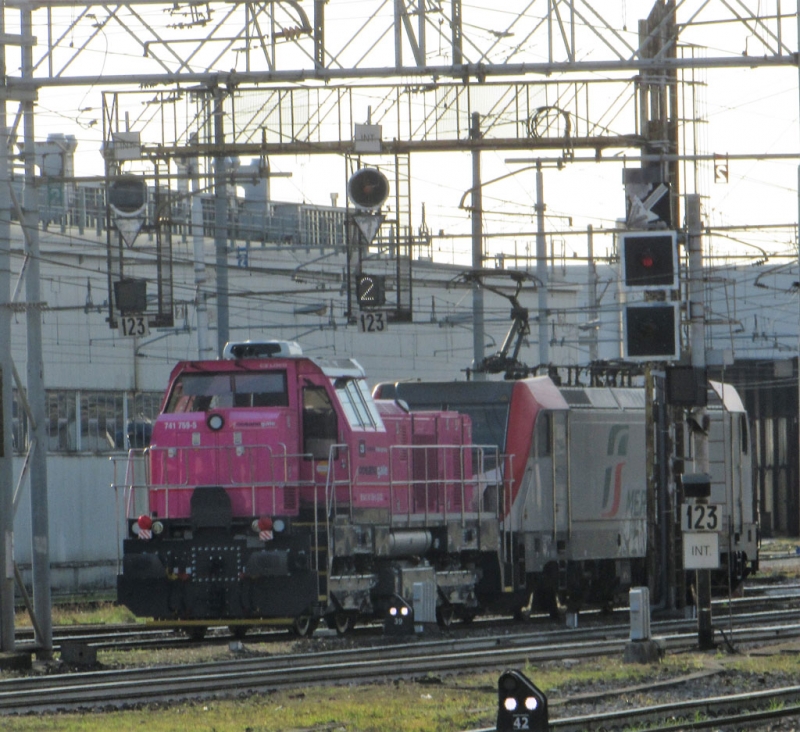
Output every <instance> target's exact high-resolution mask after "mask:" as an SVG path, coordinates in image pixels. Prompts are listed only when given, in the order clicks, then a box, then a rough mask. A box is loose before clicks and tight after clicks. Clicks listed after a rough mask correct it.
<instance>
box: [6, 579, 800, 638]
mask: <svg viewBox="0 0 800 732" xmlns="http://www.w3.org/2000/svg"><path fill="white" fill-rule="evenodd" d="M753 592H754V593H757V594H753V595H752V596H751V597H745V598H734V599H732V600H727V599H725V600H716V601H714V603H713V614H714V619H715V623H716V625H717V626H718V627H720V628H721V629H723V630H727V626H728V621H729V620H730V621H731V622H733V621H735V622H736V623H738V624H742V623H747V624H752V623H758V622H767V621H773V622H781V621H783V620H791V619H792V618H793V617H795V616H796V610H795V607H796V605H797V596H798V594H800V585H797V586H793V585H789V586H782V585H781V586H765V587H759V588H757V589H754V590H753ZM766 592H769V593H770V594H769V595H767V594H765V593H766ZM628 618H629V610H628V608H618V609H616V610H615V611H614V612H613V613H611V614H601V613H599V612H597V611H588V612H585V613H582V614H581V616H580V622H581V625H582V626H586V627H585V628H584V627H582V628H581V629H580V632H582V631H584V630H587V629H595V630H597V631H598V632H601V633H602V632H604V631H606V632H619V633H623V634H624V633H626V632H627V630H628ZM694 622H695V621H694V620H661V621H654V622H653V624H652V627H653V630H654V632H656V633H662V632H677V631H679V630H686V631H687V632H691V628H692V627H693V624H694ZM488 625H491V626H493V627H494V626H496V627H497V628H502V629H503V630H504V631H507V632H511V633H530V632H531V631H532V630H533V632H540V631H541V632H544V633H547V634H552V633H553V632H558V631H554V630H553V629H552V628H553V621H552V620H551V619H549V618H547V617H545V616H535V617H532V618H531V619H529V621H528V622H525V623H520V622H518V621H512V620H510V619H508V618H503V619H498V618H477V619H476V620H475V621H474V622H473V623H472V624H470V625H469V626H467V625H460V624H455V625H453V626H452V628H451V629H450V630H451V632H452V633H455V634H461V633H462V632H463V633H473V631H474V630H478V632H480V629H482V628H485V626H488ZM543 629H544V630H543ZM569 632H570V633H572V634H573V637H574V634H575V632H576V629H572V630H570V631H569ZM381 633H382V627H381V626H380V625H375V624H373V625H367V626H360V627H358V628H356V629H355V630H354V631H352V632H351V636H352V637H353V638H354V639H361V638H364V637H367V638H369V637H375V636H379V635H380V634H381ZM321 636H324V631H317V637H321ZM287 637H289V636H287V631H286V630H285V629H282V628H275V626H264V627H255V628H252V629H251V630H250V632H249V633H248V635H247V636H246V640H247V641H248V642H251V643H255V642H259V643H271V642H275V643H277V642H285V641H286V640H287ZM231 638H232V633H231V632H230V631H229V629H228V628H227V627H226V626H218V627H212V628H211V629H210V632H209V634H208V635H207V636H206V637H205V638H204V640H203V643H206V644H217V645H221V644H227V643H229V642H230V641H231ZM240 639H241V638H240ZM64 642H74V643H82V644H85V645H88V646H92V647H94V648H95V649H97V650H101V649H137V648H141V649H147V648H150V649H157V648H181V647H189V646H192V645H197V641H194V640H192V639H191V638H190V637H188V636H186V635H181V634H180V633H178V632H176V631H175V630H174V629H170V628H164V627H153V626H146V625H142V624H139V623H130V624H120V625H70V626H61V627H58V626H57V627H56V628H55V629H54V631H53V645H54V650H56V651H58V650H59V649H60V647H61V644H62V643H64ZM16 644H17V649H18V650H20V651H33V650H35V641H34V634H33V630H32V629H30V628H18V629H17V631H16Z"/></svg>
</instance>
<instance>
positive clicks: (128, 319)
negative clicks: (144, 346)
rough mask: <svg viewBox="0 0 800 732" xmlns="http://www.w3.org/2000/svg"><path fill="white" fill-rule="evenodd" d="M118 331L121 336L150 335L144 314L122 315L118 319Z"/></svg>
mask: <svg viewBox="0 0 800 732" xmlns="http://www.w3.org/2000/svg"><path fill="white" fill-rule="evenodd" d="M119 333H120V335H123V336H133V337H140V336H146V335H150V326H149V324H148V322H147V316H146V315H123V316H121V317H120V319H119Z"/></svg>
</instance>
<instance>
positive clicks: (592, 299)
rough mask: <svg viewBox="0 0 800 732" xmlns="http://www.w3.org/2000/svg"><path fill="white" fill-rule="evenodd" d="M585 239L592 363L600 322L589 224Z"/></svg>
mask: <svg viewBox="0 0 800 732" xmlns="http://www.w3.org/2000/svg"><path fill="white" fill-rule="evenodd" d="M586 239H587V244H588V248H589V268H588V277H589V282H588V285H589V334H590V336H589V362H590V363H593V362H595V361H597V334H598V332H599V331H600V324H599V323H598V322H597V318H598V302H597V265H596V264H595V262H594V229H593V227H592V225H591V224H589V226H588V228H587V233H586Z"/></svg>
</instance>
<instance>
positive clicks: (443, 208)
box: [7, 0, 800, 263]
mask: <svg viewBox="0 0 800 732" xmlns="http://www.w3.org/2000/svg"><path fill="white" fill-rule="evenodd" d="M279 5H280V4H279ZM544 5H545V4H544V2H543V1H542V0H535V1H534V2H526V1H524V0H513V1H512V2H510V3H507V4H503V7H502V8H499V9H498V8H493V7H492V4H490V3H487V2H475V3H468V2H465V3H464V11H463V16H464V19H465V30H464V35H465V39H466V40H467V43H466V44H465V49H466V50H465V53H466V54H474V53H475V51H474V47H475V46H476V45H478V44H482V45H481V47H482V48H489V49H490V51H489V54H488V55H489V57H491V58H492V60H503V59H508V61H509V63H513V62H520V61H529V62H540V61H543V60H546V58H547V49H546V47H545V43H546V41H545V40H544V38H545V37H546V36H545V35H544V34H543V33H542V32H541V30H540V31H539V32H537V33H533V32H532V30H531V28H532V27H533V26H535V24H536V18H537V17H538V14H540V13H541V12H542V8H543V7H544ZM591 5H592V4H590V3H583V2H581V0H578V2H576V5H575V7H576V9H577V11H578V13H579V14H580V17H581V20H583V19H585V20H586V23H584V22H580V23H579V24H578V26H579V29H580V30H582V31H584V32H583V33H582V34H581V35H579V40H578V43H577V46H576V48H577V58H578V60H581V61H586V62H593V61H597V60H601V59H607V58H613V57H614V55H613V53H611V52H610V51H609V49H608V48H606V47H604V46H603V45H602V43H601V42H600V40H599V34H598V33H596V32H594V31H591V29H590V28H588V27H587V23H593V24H596V25H597V24H599V23H600V19H601V16H600V15H599V13H596V14H595V15H591ZM652 5H653V2H652V0H622V2H618V3H608V4H605V3H604V4H603V6H604V9H603V15H602V20H603V21H606V22H608V23H609V24H611V25H613V29H605V30H603V31H602V32H603V34H605V36H606V37H607V38H608V37H611V34H612V31H613V34H614V35H616V36H618V37H619V38H621V39H624V40H625V41H626V42H628V43H629V44H632V43H634V42H635V29H636V27H637V21H638V19H640V18H642V17H644V16H645V15H646V14H647V13H648V12H649V10H650V8H651V7H652ZM678 5H679V6H680V9H679V13H680V14H679V19H685V18H688V17H694V18H695V20H696V21H697V23H698V25H697V26H695V27H694V28H691V29H688V30H686V31H685V32H684V34H683V35H682V42H683V43H685V44H687V45H688V44H697V46H696V48H695V53H696V54H697V55H700V56H707V57H732V56H736V55H742V56H743V55H747V56H751V57H754V58H757V57H758V56H760V55H762V54H768V53H769V52H770V49H767V48H765V47H764V45H763V44H762V43H761V42H760V40H759V38H758V37H757V31H759V30H761V29H758V28H755V27H751V28H749V29H748V28H746V27H745V26H743V25H742V24H740V23H727V24H723V25H702V23H703V22H705V21H706V20H707V19H709V18H712V17H713V18H721V17H725V16H726V15H727V17H730V14H729V13H726V11H725V10H724V9H722V4H716V3H711V4H710V5H711V6H712V9H713V8H715V7H716V10H715V11H714V12H711V11H710V10H709V9H708V8H704V6H703V3H701V2H699V0H681V2H679V3H678ZM740 5H741V7H740V8H739V11H740V12H742V11H743V9H744V8H750V9H751V10H752V11H753V12H759V13H761V14H762V15H763V16H764V17H768V16H770V15H772V14H774V13H775V12H776V10H777V8H778V7H779V6H780V4H779V3H778V2H777V0H761V1H759V2H756V0H749V1H748V2H746V3H740ZM786 5H787V3H786V2H784V3H783V6H786ZM298 6H299V7H303V6H305V7H306V10H307V12H308V13H309V14H310V13H311V3H308V2H305V3H303V2H301V3H299V5H298ZM327 7H328V16H327V25H326V33H327V35H328V37H329V38H336V39H337V40H336V41H334V42H333V43H331V45H330V47H331V48H332V49H333V48H334V43H336V44H339V45H338V46H336V48H337V49H339V50H338V51H336V53H337V58H336V62H335V63H333V62H332V64H331V65H332V66H336V65H342V66H345V67H346V66H347V65H348V64H349V63H351V60H352V62H353V63H355V62H356V61H358V62H359V63H360V65H361V66H362V67H372V68H375V67H377V66H379V65H380V64H384V65H386V64H390V63H391V62H392V58H391V55H390V49H391V47H392V44H391V37H390V36H387V35H385V32H386V28H387V24H386V22H385V20H386V17H389V18H390V17H391V3H386V2H380V0H351V1H348V2H341V3H337V5H336V6H335V7H333V6H332V5H331V4H328V6H327ZM566 7H567V6H566V4H564V3H562V4H561V6H560V9H561V11H562V12H565V11H566ZM286 8H287V11H286V12H287V15H286V18H285V19H283V23H284V27H286V28H288V27H291V23H292V22H293V21H292V17H291V16H292V6H289V5H288V4H287V6H286ZM703 8H704V9H703ZM698 9H702V10H701V11H700V12H699V14H698V15H697V16H694V13H695V11H697V10H698ZM10 12H11V11H7V13H10ZM57 12H61V13H64V14H65V15H64V19H65V20H69V21H74V20H77V19H79V18H80V17H81V15H80V14H81V13H82V12H86V13H87V15H86V16H85V20H84V21H83V22H81V23H78V24H77V25H76V26H75V27H74V28H72V29H71V30H65V31H64V33H63V37H62V38H61V39H59V40H60V44H61V46H62V52H61V55H60V56H58V59H59V62H61V63H67V61H64V59H68V65H67V66H66V67H65V71H64V72H63V73H64V74H80V75H84V76H88V77H91V78H93V83H92V84H91V85H87V86H81V87H67V88H60V89H42V90H41V91H40V95H39V101H38V106H37V116H36V129H37V139H44V138H45V137H46V136H47V135H48V134H49V133H51V132H63V133H65V134H73V135H75V136H76V138H77V139H78V143H79V144H78V151H77V155H76V171H77V173H78V175H97V174H101V173H102V171H103V166H102V158H101V156H100V153H99V149H100V144H101V137H102V126H103V124H102V122H103V120H102V98H101V92H103V91H107V90H108V89H110V88H112V87H109V86H107V85H106V83H105V81H104V79H106V78H108V76H109V75H112V76H113V75H114V74H124V73H131V72H132V71H134V72H137V73H138V72H139V71H141V72H142V73H144V72H145V71H146V69H145V66H144V61H143V60H142V55H143V54H142V53H141V51H140V49H139V48H137V47H136V43H135V42H133V41H132V40H131V37H132V35H133V32H132V31H130V29H129V31H130V32H128V31H126V30H125V29H122V28H121V26H119V25H115V23H114V22H112V21H109V20H108V17H104V14H105V13H106V12H107V11H106V10H104V9H103V8H100V7H97V8H89V9H88V10H86V11H84V10H82V9H81V8H80V7H79V6H74V7H72V8H69V9H66V10H59V11H57ZM217 12H218V11H217ZM783 12H784V13H788V12H789V10H787V8H786V7H783ZM195 13H202V11H195ZM140 14H141V15H142V17H143V18H144V19H145V20H146V22H147V23H148V24H149V25H150V26H154V27H157V28H158V29H159V33H160V37H163V38H169V37H176V38H179V39H180V40H181V41H183V40H185V38H184V36H189V37H192V36H197V35H198V34H202V33H204V32H206V30H205V29H206V28H208V27H210V26H208V25H206V24H205V23H204V20H205V19H204V18H202V17H195V16H191V15H189V14H188V11H187V10H186V9H185V8H184V9H181V7H180V6H179V5H175V6H172V8H171V9H170V8H169V6H167V5H165V7H164V8H161V7H159V6H149V5H148V6H142V8H141V10H140ZM387 14H388V16H387ZM373 16H374V17H373ZM215 17H216V19H217V20H218V19H219V17H220V16H219V15H217V16H215ZM375 18H377V19H375ZM381 18H383V21H381ZM43 20H44V13H43V11H38V12H37V13H35V14H34V29H33V32H34V35H37V36H38V37H41V38H44V37H46V28H45V26H44V25H43ZM767 22H768V23H769V21H767ZM381 23H382V24H381ZM794 26H795V21H794V19H793V18H789V19H786V20H785V21H784V23H783V25H782V26H781V28H782V33H783V34H784V38H783V40H784V43H785V44H786V45H788V46H789V47H790V48H794V47H795V46H796V41H795V38H796V30H795V27H794ZM64 27H65V28H68V27H69V26H68V25H67V24H65V26H64ZM220 27H223V26H222V25H220ZM597 27H599V25H598V26H597ZM768 27H769V28H770V29H772V28H773V27H774V26H772V25H768ZM197 29H199V30H197ZM376 29H378V30H376ZM10 30H13V28H11V29H10ZM590 31H591V32H590ZM348 34H349V36H350V41H351V42H348V41H347V39H348ZM140 37H141V38H145V37H148V36H147V35H146V34H140ZM555 43H556V45H555V57H556V60H558V58H559V57H561V56H563V49H562V48H561V47H560V46H559V45H558V38H556V41H555ZM159 45H161V46H163V44H154V45H153V46H151V47H150V48H151V49H152V51H153V53H155V51H156V49H157V47H158V46H159ZM189 48H191V45H190V44H188V43H187V44H183V43H176V44H175V45H174V49H176V52H175V53H176V54H177V55H180V56H182V57H183V58H184V59H187V58H190V57H191V53H190V52H189V51H188V49H189ZM298 48H300V49H301V51H298V50H297V49H298ZM308 48H309V45H308V43H306V44H305V45H304V46H303V45H302V44H300V45H299V46H296V47H295V46H291V47H290V46H284V47H282V48H281V49H280V50H281V52H283V53H284V55H283V56H282V57H281V59H280V68H281V69H285V68H289V67H291V65H292V64H293V63H294V64H296V65H297V66H298V67H307V66H308V64H309V59H308ZM387 49H389V50H387ZM686 52H687V53H688V51H686ZM9 53H10V52H9ZM70 54H72V55H70ZM292 54H295V55H292ZM349 54H352V55H349ZM233 55H234V56H235V58H237V59H241V54H239V53H238V52H237V51H235V49H234V54H233ZM361 59H364V60H363V61H361ZM427 61H428V63H429V64H431V65H437V64H445V63H449V57H448V51H447V47H446V44H445V45H442V44H441V43H439V44H438V45H437V44H436V42H431V44H430V46H429V54H428V58H427ZM224 62H227V59H225V60H224ZM404 62H405V63H411V61H410V50H409V48H408V46H406V48H405V57H404ZM222 64H223V60H220V61H219V65H218V66H217V68H219V67H220V66H221V65H222ZM8 67H9V71H10V72H11V73H12V74H13V73H14V68H15V67H14V59H13V57H12V58H11V59H9V62H8ZM198 67H202V64H199V66H198ZM148 68H149V67H148ZM203 68H204V67H203ZM236 68H237V70H241V69H242V68H243V67H242V66H241V63H240V62H238V61H237V65H236ZM37 73H40V72H37ZM61 73H62V72H61V71H60V70H56V74H57V75H58V74H61ZM630 75H631V74H626V75H625V76H630ZM582 76H584V75H582ZM585 76H587V77H588V74H585ZM611 76H612V75H611V74H609V73H608V72H598V73H596V74H595V75H594V77H593V78H595V79H603V78H610V77H611ZM694 79H695V83H694V84H693V85H689V84H685V85H684V86H683V90H684V91H683V94H682V105H683V106H682V112H681V115H682V117H683V118H684V125H685V127H686V128H687V129H690V128H691V129H692V130H693V131H694V133H693V134H694V140H693V141H691V142H690V143H688V148H689V149H687V152H693V151H695V152H697V153H700V154H710V153H718V154H723V155H724V154H729V155H751V154H752V155H755V154H764V153H768V154H786V153H789V154H797V153H798V148H799V147H800V144H799V143H800V131H799V130H800V127H799V125H798V116H799V115H798V110H799V109H800V101H799V100H798V73H797V69H796V68H794V69H792V68H733V69H719V70H707V71H697V72H696V73H695V75H694ZM598 86H599V85H598ZM693 91H694V92H695V99H694V100H693V99H692V98H691V94H692V92H693ZM128 92H130V94H131V95H132V96H131V98H134V99H136V100H137V101H136V103H135V104H134V105H133V107H132V108H133V109H134V117H135V115H136V114H139V113H138V112H136V109H137V106H136V105H138V108H139V109H141V108H142V107H143V105H142V101H141V100H142V99H144V98H145V96H146V94H149V93H150V92H149V90H148V92H146V93H140V94H139V97H136V94H137V92H136V90H135V88H130V87H128V88H127V89H126V93H128ZM609 93H612V92H609ZM9 106H10V108H11V109H10V114H11V115H12V116H13V114H14V110H13V108H12V107H13V105H9ZM167 107H169V105H167ZM479 107H480V104H479V103H477V104H476V105H475V107H474V108H476V109H479ZM596 108H597V107H596ZM479 111H480V109H479ZM167 112H169V109H167ZM141 114H142V115H143V116H147V114H149V112H148V110H147V109H146V107H145V111H143V112H141ZM356 114H357V113H356ZM361 114H365V113H364V111H363V110H362V111H361ZM620 120H621V121H619V122H618V123H617V124H618V126H619V127H620V128H621V129H620V130H619V131H622V132H633V130H632V129H630V126H631V125H630V124H628V123H627V122H624V121H622V120H624V117H622V116H621V117H620ZM691 120H695V121H694V122H691ZM363 121H366V119H364V120H363ZM595 121H598V120H595ZM160 124H161V125H162V127H164V128H166V132H165V134H166V136H167V137H169V136H170V128H169V126H170V124H175V120H170V119H169V117H168V115H166V114H165V116H164V119H163V120H162V121H161V123H160ZM154 126H156V127H157V125H154V124H151V125H150V128H149V129H150V130H152V128H153V127H154ZM177 126H178V127H179V126H180V122H178V123H177ZM628 153H629V154H630V155H632V156H635V155H636V151H635V150H631V151H628ZM578 154H579V155H580V152H579V153H578ZM526 157H529V156H526V155H524V154H522V153H519V152H514V153H508V152H502V151H501V152H486V153H484V154H483V155H482V174H483V180H484V181H491V180H492V179H494V178H497V177H501V176H508V177H506V178H505V180H503V181H499V182H497V183H485V185H484V188H483V206H484V234H485V235H486V237H487V238H486V243H485V251H486V253H487V256H488V257H489V259H490V261H491V260H492V259H493V258H495V257H496V256H497V255H499V254H501V253H503V254H505V255H506V256H508V255H509V254H515V253H516V254H525V253H526V252H529V251H532V250H533V248H534V246H535V245H534V240H533V236H532V233H533V229H534V227H535V214H534V204H535V177H534V172H533V171H532V170H527V171H526V170H523V168H525V167H526V166H525V165H524V164H522V163H511V162H509V160H510V159H512V158H514V159H520V158H522V159H524V158H526ZM799 161H800V158H798V159H788V160H783V161H769V162H765V161H755V160H731V161H729V163H728V170H729V176H728V180H727V182H722V181H717V182H715V181H714V176H713V169H712V166H710V165H708V164H704V165H702V166H700V167H699V168H698V171H697V172H696V173H695V171H694V170H693V169H692V168H691V167H688V166H687V167H685V169H684V170H683V171H682V174H683V175H684V186H685V188H684V191H685V192H691V191H692V190H696V191H697V192H699V193H701V194H702V195H703V196H704V199H703V209H704V215H705V217H706V221H707V223H709V224H710V225H712V226H713V227H750V230H749V231H739V230H730V231H719V232H715V233H714V234H713V235H712V236H710V237H709V238H708V241H707V242H706V246H707V252H708V253H709V254H711V255H712V256H716V257H724V256H726V255H729V254H732V253H733V254H746V255H760V253H761V252H762V251H763V252H766V254H767V255H774V256H777V255H779V254H781V255H784V256H790V255H791V253H792V251H793V250H794V249H795V248H796V243H795V240H796V235H795V233H794V231H793V230H792V229H790V228H785V229H773V228H770V229H760V230H759V229H757V228H755V227H757V226H770V227H773V226H775V225H778V224H787V225H789V224H793V222H796V221H797V218H798V202H797V201H798V196H797V181H798V162H799ZM270 162H271V164H272V168H273V170H274V171H275V172H279V173H283V174H284V175H286V176H287V177H276V178H274V179H273V180H272V183H271V186H272V198H273V199H275V200H290V201H306V202H310V203H316V204H319V205H329V204H330V202H331V193H335V194H336V195H337V196H338V202H339V205H342V204H343V202H344V196H345V185H346V170H345V163H344V161H343V159H342V158H340V157H336V156H319V155H315V156H313V157H312V156H298V157H294V156H280V157H278V158H273V159H272V160H271V161H270ZM366 162H368V163H371V164H377V165H382V166H386V165H388V164H389V163H390V162H391V161H390V160H387V159H386V158H385V156H377V157H372V158H366ZM471 164H472V163H471V157H470V154H469V153H468V152H464V153H449V154H436V155H434V154H417V155H415V156H414V157H413V159H412V179H413V186H412V209H413V217H414V222H415V225H417V226H419V224H420V223H421V221H422V206H423V203H424V205H425V218H426V223H427V225H428V228H429V230H430V231H431V232H433V233H434V234H438V233H439V232H441V233H443V234H444V236H442V237H434V243H433V249H434V252H433V253H434V256H435V257H436V258H438V259H442V260H445V261H446V260H448V259H449V260H452V261H456V262H459V263H464V262H466V261H468V260H469V250H470V241H469V235H470V217H469V212H468V211H467V210H465V209H463V208H459V202H461V201H462V200H463V199H464V194H465V192H466V191H467V190H468V189H469V188H470V187H471V185H472V183H471V180H472V173H471ZM623 165H624V164H623V163H622V162H616V163H610V162H603V163H579V162H571V163H569V164H568V165H566V166H565V167H564V168H563V169H561V170H556V169H547V170H546V171H545V175H544V198H545V204H546V206H547V219H546V228H547V230H548V231H549V232H559V233H553V235H552V237H551V247H552V252H553V255H554V256H555V257H556V258H560V257H563V258H564V259H566V260H568V259H570V258H572V257H584V256H585V255H586V233H585V232H586V229H587V226H589V225H592V226H593V227H595V228H596V229H603V228H612V227H614V226H615V222H616V221H617V220H618V219H620V218H622V217H623V216H624V214H625V199H624V189H623V186H622V168H623ZM628 165H632V166H634V167H636V166H638V163H636V162H632V163H628ZM512 173H513V175H509V174H512ZM468 203H469V198H467V204H468ZM510 232H511V233H512V235H509V233H510ZM513 232H520V234H519V236H517V235H514V234H513ZM611 246H612V241H611V237H610V236H602V235H601V236H598V237H597V238H596V240H595V251H596V253H598V254H599V255H600V256H602V255H604V254H605V253H607V252H609V251H610V248H611Z"/></svg>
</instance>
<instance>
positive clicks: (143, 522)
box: [136, 513, 153, 531]
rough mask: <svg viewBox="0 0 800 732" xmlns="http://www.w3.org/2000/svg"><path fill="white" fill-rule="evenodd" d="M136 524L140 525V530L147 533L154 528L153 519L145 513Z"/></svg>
mask: <svg viewBox="0 0 800 732" xmlns="http://www.w3.org/2000/svg"><path fill="white" fill-rule="evenodd" d="M136 523H137V524H139V528H140V529H144V530H145V531H150V529H152V528H153V519H151V518H150V517H149V516H148V515H147V514H146V513H143V514H142V515H141V516H139V518H138V519H136Z"/></svg>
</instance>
